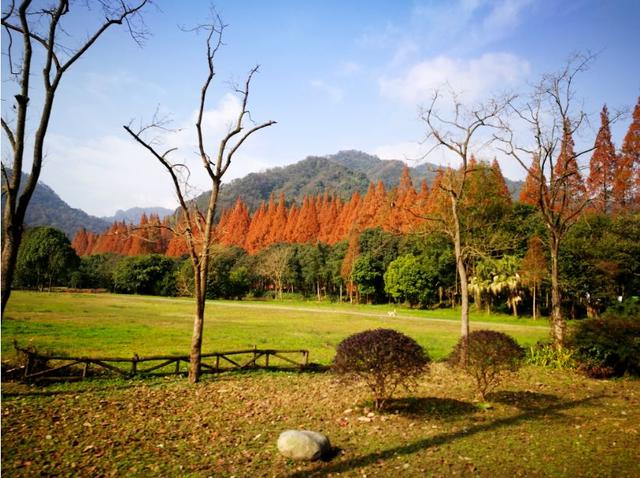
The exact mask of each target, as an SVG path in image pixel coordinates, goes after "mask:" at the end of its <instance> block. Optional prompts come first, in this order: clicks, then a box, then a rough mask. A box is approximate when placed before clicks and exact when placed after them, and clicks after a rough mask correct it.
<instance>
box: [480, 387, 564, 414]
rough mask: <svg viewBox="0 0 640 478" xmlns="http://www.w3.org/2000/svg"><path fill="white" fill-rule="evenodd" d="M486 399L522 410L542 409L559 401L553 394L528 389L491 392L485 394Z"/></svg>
mask: <svg viewBox="0 0 640 478" xmlns="http://www.w3.org/2000/svg"><path fill="white" fill-rule="evenodd" d="M487 400H488V401H490V402H496V403H502V404H504V405H511V406H514V407H516V408H519V409H520V410H524V411H534V410H544V409H547V408H549V407H553V406H555V405H557V404H558V402H559V401H560V399H559V398H558V397H557V396H555V395H550V394H548V393H537V392H528V391H524V392H512V391H500V392H493V393H490V394H488V395H487Z"/></svg>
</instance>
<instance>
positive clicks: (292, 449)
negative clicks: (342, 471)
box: [278, 430, 331, 461]
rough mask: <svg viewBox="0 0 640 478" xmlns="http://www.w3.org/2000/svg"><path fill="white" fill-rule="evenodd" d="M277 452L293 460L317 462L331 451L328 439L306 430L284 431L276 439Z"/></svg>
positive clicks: (320, 434)
mask: <svg viewBox="0 0 640 478" xmlns="http://www.w3.org/2000/svg"><path fill="white" fill-rule="evenodd" d="M278 451H280V453H282V454H283V455H284V456H286V457H287V458H291V459H293V460H307V461H312V460H317V459H318V458H321V457H322V456H324V455H326V454H328V453H329V452H330V451H331V444H330V443H329V439H328V438H327V437H326V436H325V435H323V434H322V433H318V432H312V431H308V430H286V431H284V432H282V433H281V434H280V437H278Z"/></svg>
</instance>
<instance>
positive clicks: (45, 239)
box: [16, 227, 80, 290]
mask: <svg viewBox="0 0 640 478" xmlns="http://www.w3.org/2000/svg"><path fill="white" fill-rule="evenodd" d="M79 264H80V259H79V258H78V256H77V255H76V252H75V251H74V250H73V248H72V247H71V243H70V242H69V239H67V236H65V235H64V233H63V232H62V231H59V230H57V229H54V228H52V227H36V228H33V229H30V230H28V231H27V232H26V233H25V235H24V239H23V241H22V244H21V246H20V250H19V251H18V260H17V264H16V285H17V286H18V287H26V288H38V289H40V290H42V289H44V288H45V287H51V286H53V285H66V284H67V283H68V281H69V278H70V276H71V274H72V272H74V271H75V270H76V269H77V268H78V266H79Z"/></svg>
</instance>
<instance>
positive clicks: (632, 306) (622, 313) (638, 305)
mask: <svg viewBox="0 0 640 478" xmlns="http://www.w3.org/2000/svg"><path fill="white" fill-rule="evenodd" d="M602 318H603V319H611V318H617V319H621V318H627V319H638V320H640V297H629V298H628V299H626V300H625V301H623V302H622V303H618V302H617V303H615V304H614V305H611V306H609V308H608V309H607V310H606V311H605V312H604V314H602Z"/></svg>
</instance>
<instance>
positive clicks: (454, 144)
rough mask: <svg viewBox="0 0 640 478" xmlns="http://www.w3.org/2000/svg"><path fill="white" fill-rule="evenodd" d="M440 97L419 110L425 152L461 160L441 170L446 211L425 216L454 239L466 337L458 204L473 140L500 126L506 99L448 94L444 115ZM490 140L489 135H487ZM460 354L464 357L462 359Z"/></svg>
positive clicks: (466, 301)
mask: <svg viewBox="0 0 640 478" xmlns="http://www.w3.org/2000/svg"><path fill="white" fill-rule="evenodd" d="M440 98H441V94H440V92H439V91H435V92H434V94H433V97H432V99H431V103H430V104H429V105H428V106H427V107H423V108H422V111H421V113H420V116H421V119H422V121H424V123H425V124H426V128H427V131H426V138H425V141H429V142H433V143H434V144H433V147H432V148H431V149H430V150H429V151H428V152H427V155H428V154H430V153H431V152H432V151H434V150H435V149H440V148H444V149H446V150H448V151H450V152H451V153H453V154H454V155H455V156H456V157H457V158H458V159H459V160H460V167H459V168H458V169H452V168H447V169H446V170H444V171H443V172H442V177H441V178H440V179H441V181H440V182H439V185H438V187H439V188H440V189H441V191H442V192H443V193H444V194H445V197H446V198H447V202H448V206H447V207H448V211H447V213H446V214H440V215H435V216H434V215H428V216H425V219H427V220H429V221H431V222H435V223H437V224H438V228H439V229H440V230H441V231H443V232H444V233H445V234H447V235H448V236H449V237H450V239H451V241H452V242H453V247H454V252H455V259H456V271H457V274H458V278H459V280H460V303H461V311H460V320H461V324H460V327H461V328H460V334H461V337H462V338H463V339H465V340H466V338H467V336H468V335H469V281H468V277H467V269H466V260H467V258H468V255H469V252H470V248H469V247H468V245H467V244H465V241H464V237H463V231H462V227H461V223H462V218H461V216H460V215H461V210H460V208H461V205H462V204H463V201H464V198H465V191H466V185H467V182H468V180H469V176H470V174H471V173H472V172H473V171H474V167H473V165H472V164H470V160H471V156H472V152H473V151H474V150H475V151H479V150H480V149H482V147H484V146H486V141H485V143H482V142H480V143H479V144H477V143H476V141H477V139H478V138H477V137H478V135H479V133H480V131H481V130H482V129H487V128H488V129H494V128H498V127H499V126H500V123H499V116H500V114H501V113H502V112H503V110H504V108H505V107H506V105H507V104H508V103H509V100H510V98H509V99H504V100H490V101H488V102H486V103H484V104H479V105H476V106H473V107H469V108H467V107H465V106H464V105H463V104H462V103H461V100H460V98H459V97H458V96H457V95H456V94H455V93H451V94H450V103H449V104H448V105H447V106H449V107H450V108H451V111H452V112H451V113H450V114H449V115H448V116H443V115H442V114H441V113H440V112H439V111H438V109H437V106H438V102H439V100H440ZM488 141H489V142H490V141H491V138H489V139H488ZM464 358H465V357H464V354H463V359H464Z"/></svg>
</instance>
